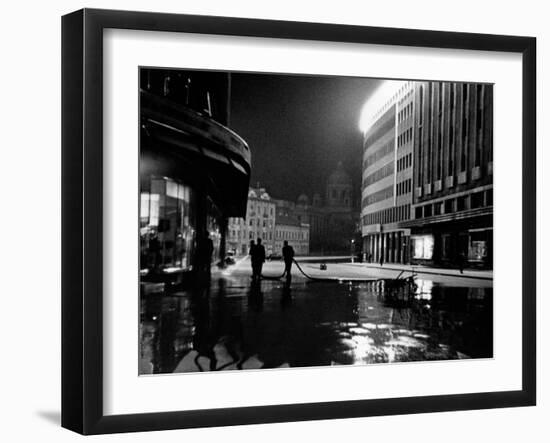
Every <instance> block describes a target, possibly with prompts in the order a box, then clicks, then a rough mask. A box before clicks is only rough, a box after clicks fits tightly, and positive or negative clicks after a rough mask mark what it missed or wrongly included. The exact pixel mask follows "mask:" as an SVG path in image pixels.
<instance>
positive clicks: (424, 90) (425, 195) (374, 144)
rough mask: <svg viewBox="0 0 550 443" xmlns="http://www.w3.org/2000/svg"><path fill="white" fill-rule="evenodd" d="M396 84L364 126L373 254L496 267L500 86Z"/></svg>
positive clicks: (369, 252) (367, 249)
mask: <svg viewBox="0 0 550 443" xmlns="http://www.w3.org/2000/svg"><path fill="white" fill-rule="evenodd" d="M391 84H393V85H395V87H394V88H393V89H394V90H393V91H391ZM386 85H390V88H385V89H384V90H385V91H391V92H387V96H386V97H385V100H383V101H381V102H380V103H379V107H378V109H373V110H372V114H371V118H370V121H369V122H368V125H367V127H366V128H364V129H365V135H364V150H363V185H362V203H361V217H362V234H363V251H364V254H365V255H366V256H367V257H369V258H370V259H371V260H372V261H375V262H380V261H381V260H383V261H384V262H396V263H424V264H429V265H443V266H457V265H458V264H459V262H461V261H462V262H465V264H466V265H469V266H477V267H485V268H492V260H493V259H492V235H493V145H492V144H493V140H492V122H493V107H492V106H493V87H492V85H485V84H471V83H450V82H386ZM379 99H380V97H376V98H374V99H373V102H378V100H379Z"/></svg>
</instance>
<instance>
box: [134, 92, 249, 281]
mask: <svg viewBox="0 0 550 443" xmlns="http://www.w3.org/2000/svg"><path fill="white" fill-rule="evenodd" d="M140 94H141V95H140V111H141V122H140V123H141V132H140V168H139V170H140V222H139V236H140V275H141V280H142V282H153V283H157V282H158V283H161V282H162V283H164V284H165V287H171V286H178V287H180V286H181V285H184V286H185V285H187V284H193V283H196V282H197V281H202V280H203V279H201V278H200V277H201V273H206V274H208V275H209V273H210V267H211V266H212V265H215V264H219V265H220V266H222V265H223V263H224V258H225V231H226V230H227V220H228V218H229V217H243V216H245V215H246V203H247V194H248V186H249V178H250V151H249V149H248V146H247V144H246V142H245V141H244V140H242V139H241V138H240V137H239V136H238V135H237V134H235V133H234V132H232V131H231V130H230V129H228V128H227V127H225V126H223V125H222V124H220V123H219V122H218V121H216V120H215V119H214V117H215V116H213V115H205V114H204V113H200V112H196V111H195V110H193V109H190V108H189V107H188V106H184V105H182V104H181V103H177V102H175V101H173V100H171V99H170V97H163V96H159V94H154V93H150V92H148V91H144V90H142V91H141V93H140Z"/></svg>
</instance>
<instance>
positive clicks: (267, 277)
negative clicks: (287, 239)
mask: <svg viewBox="0 0 550 443" xmlns="http://www.w3.org/2000/svg"><path fill="white" fill-rule="evenodd" d="M292 262H293V263H294V264H295V265H296V267H297V268H298V270H299V271H300V272H301V273H302V275H303V276H304V277H305V278H307V279H308V280H310V281H318V282H335V281H337V282H344V281H345V282H348V281H349V282H356V283H357V282H359V283H365V282H366V283H373V282H380V281H386V280H393V281H407V280H410V279H411V277H412V278H414V274H413V275H412V276H411V277H407V278H403V279H401V278H400V277H401V275H402V274H403V273H404V272H405V270H403V271H401V272H400V273H399V275H398V276H397V277H396V278H392V279H388V278H365V279H357V278H343V277H312V276H311V275H308V274H307V273H306V272H305V271H304V270H303V269H302V267H301V266H300V265H299V264H298V262H297V261H296V260H295V259H292ZM284 276H285V272H283V273H282V274H281V275H280V276H270V275H263V274H262V276H261V278H262V279H263V280H281V279H282V278H283V277H284Z"/></svg>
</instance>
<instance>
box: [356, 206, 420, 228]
mask: <svg viewBox="0 0 550 443" xmlns="http://www.w3.org/2000/svg"><path fill="white" fill-rule="evenodd" d="M410 216H411V205H402V206H394V207H392V208H387V209H382V210H381V211H378V212H373V213H372V214H367V215H364V216H363V225H364V226H367V225H378V224H385V223H396V222H399V221H403V220H408V219H409V217H410Z"/></svg>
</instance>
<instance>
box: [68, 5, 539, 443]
mask: <svg viewBox="0 0 550 443" xmlns="http://www.w3.org/2000/svg"><path fill="white" fill-rule="evenodd" d="M62 59H63V66H62V77H63V78H62V110H63V111H62V113H63V115H62V124H63V127H62V144H63V146H62V161H63V165H62V171H63V181H62V187H63V209H62V221H63V226H62V242H63V244H62V253H63V262H62V270H63V275H62V284H63V294H62V297H63V300H62V309H63V312H62V322H63V324H62V359H63V361H62V425H63V426H64V427H66V428H68V429H71V430H73V431H76V432H79V433H82V434H102V433H115V432H131V431H149V430H161V429H178V428H191V427H206V426H227V425H238V424H254V423H272V422H285V421H298V420H320V419H330V418H346V417H361V416H377V415H389V414H410V413H423V412H435V411H455V410H465V409H483V408H501V407H516V406H530V405H535V402H536V372H535V367H536V354H535V350H536V342H535V339H536V337H535V330H536V328H535V320H536V316H535V306H536V302H535V299H536V288H535V280H536V279H535V257H536V237H535V236H536V229H535V220H536V217H535V201H536V180H535V131H536V118H535V117H536V101H535V98H536V91H535V73H536V69H535V59H536V40H535V39H534V38H531V37H517V36H500V35H484V34H466V33H452V32H436V31H423V30H411V29H389V28H376V27H362V26H348V25H338V24H319V23H299V22H282V21H271V20H256V19H243V18H229V17H209V16H190V15H173V14H159V13H149V12H126V11H109V10H91V9H84V10H80V11H77V12H74V13H72V14H69V15H66V16H64V17H63V21H62Z"/></svg>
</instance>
